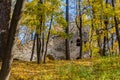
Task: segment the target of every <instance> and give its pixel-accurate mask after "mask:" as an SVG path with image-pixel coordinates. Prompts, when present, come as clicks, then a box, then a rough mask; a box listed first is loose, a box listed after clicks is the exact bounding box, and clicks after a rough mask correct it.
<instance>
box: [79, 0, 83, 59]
mask: <svg viewBox="0 0 120 80" xmlns="http://www.w3.org/2000/svg"><path fill="white" fill-rule="evenodd" d="M79 10H80V12H79V17H80V19H79V20H80V28H79V36H80V59H82V47H83V41H82V13H81V0H79Z"/></svg>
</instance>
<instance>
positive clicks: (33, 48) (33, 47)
mask: <svg viewBox="0 0 120 80" xmlns="http://www.w3.org/2000/svg"><path fill="white" fill-rule="evenodd" d="M35 40H36V34H35V35H34V40H33V46H32V54H31V58H30V61H32V60H33V55H34V50H35Z"/></svg>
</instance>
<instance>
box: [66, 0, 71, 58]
mask: <svg viewBox="0 0 120 80" xmlns="http://www.w3.org/2000/svg"><path fill="white" fill-rule="evenodd" d="M66 5H67V6H66V21H67V27H66V34H67V35H69V0H66ZM65 53H66V60H70V48H69V39H68V38H67V39H65Z"/></svg>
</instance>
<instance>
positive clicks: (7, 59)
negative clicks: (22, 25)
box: [0, 0, 25, 80]
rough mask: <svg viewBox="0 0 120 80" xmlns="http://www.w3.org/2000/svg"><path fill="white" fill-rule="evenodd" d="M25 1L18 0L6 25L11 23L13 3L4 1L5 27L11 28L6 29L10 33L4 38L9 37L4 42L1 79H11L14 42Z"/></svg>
mask: <svg viewBox="0 0 120 80" xmlns="http://www.w3.org/2000/svg"><path fill="white" fill-rule="evenodd" d="M24 1H25V0H17V2H16V5H15V9H14V12H13V15H12V19H11V22H10V24H8V25H6V24H7V23H9V22H8V21H9V20H10V11H11V9H10V7H11V5H10V4H11V2H10V1H8V0H3V1H2V6H3V7H2V9H3V12H4V14H6V15H4V16H3V17H4V18H3V20H4V19H5V22H4V23H5V25H6V26H5V25H4V27H7V29H8V27H9V25H10V28H9V31H7V30H6V31H7V33H8V34H6V37H4V38H3V39H7V40H6V43H5V44H3V45H5V48H4V49H3V50H4V51H3V54H4V57H3V59H2V67H1V71H0V79H1V80H9V75H10V70H11V64H12V61H13V56H12V47H13V44H14V37H15V33H16V28H17V25H18V22H19V20H20V16H21V10H22V7H23V3H24ZM5 4H6V5H5ZM5 7H6V9H5ZM7 9H8V11H6V10H7ZM6 16H7V17H6ZM0 20H2V19H0Z"/></svg>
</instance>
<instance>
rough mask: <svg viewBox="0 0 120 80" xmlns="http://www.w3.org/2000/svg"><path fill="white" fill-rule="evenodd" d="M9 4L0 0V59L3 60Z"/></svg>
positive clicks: (8, 19) (7, 0)
mask: <svg viewBox="0 0 120 80" xmlns="http://www.w3.org/2000/svg"><path fill="white" fill-rule="evenodd" d="M10 11H11V2H10V0H0V58H1V59H2V60H3V59H4V58H3V57H4V54H5V48H6V45H7V37H8V28H9V27H8V26H9V22H10Z"/></svg>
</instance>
